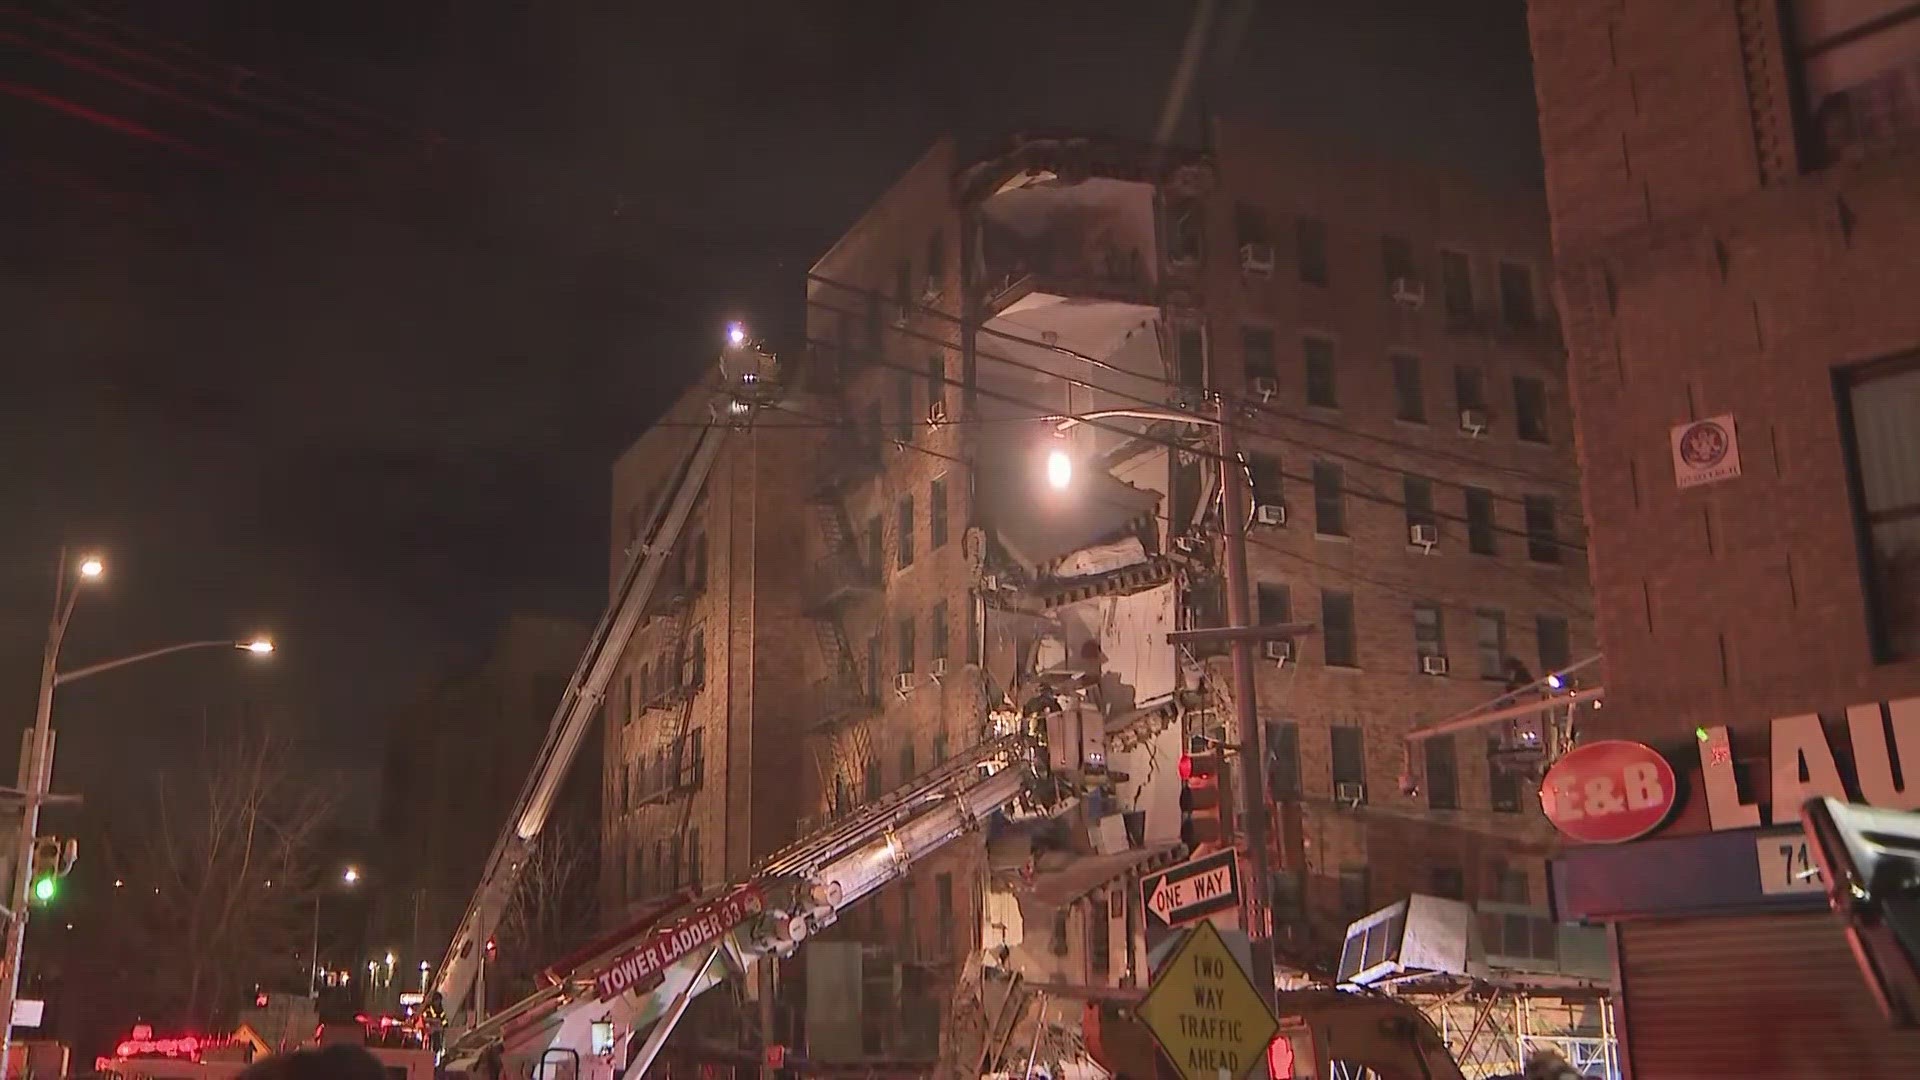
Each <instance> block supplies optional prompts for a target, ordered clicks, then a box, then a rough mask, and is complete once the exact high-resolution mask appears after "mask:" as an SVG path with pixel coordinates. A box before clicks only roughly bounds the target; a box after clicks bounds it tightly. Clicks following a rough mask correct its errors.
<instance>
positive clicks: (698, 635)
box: [686, 630, 707, 690]
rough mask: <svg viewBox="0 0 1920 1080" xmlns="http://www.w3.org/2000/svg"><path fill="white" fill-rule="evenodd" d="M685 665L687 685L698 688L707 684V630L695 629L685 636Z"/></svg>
mask: <svg viewBox="0 0 1920 1080" xmlns="http://www.w3.org/2000/svg"><path fill="white" fill-rule="evenodd" d="M687 667H688V669H689V673H688V675H687V679H686V683H687V685H688V686H691V687H693V688H694V689H696V690H698V689H699V688H701V687H703V686H705V685H707V632H706V631H704V630H695V631H694V632H693V633H692V634H691V635H689V636H688V637H687Z"/></svg>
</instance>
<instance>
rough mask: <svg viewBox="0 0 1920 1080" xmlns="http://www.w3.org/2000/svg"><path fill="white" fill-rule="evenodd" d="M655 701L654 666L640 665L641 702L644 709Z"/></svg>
mask: <svg viewBox="0 0 1920 1080" xmlns="http://www.w3.org/2000/svg"><path fill="white" fill-rule="evenodd" d="M652 700H653V665H652V664H641V665H640V701H639V704H640V706H641V707H642V708H645V707H646V705H647V704H648V703H649V702H651V701H652Z"/></svg>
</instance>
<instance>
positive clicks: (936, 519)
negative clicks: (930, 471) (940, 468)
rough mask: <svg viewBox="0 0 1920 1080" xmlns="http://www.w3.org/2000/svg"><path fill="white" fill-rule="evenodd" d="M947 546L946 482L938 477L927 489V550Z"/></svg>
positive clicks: (937, 549) (935, 549) (943, 478)
mask: <svg viewBox="0 0 1920 1080" xmlns="http://www.w3.org/2000/svg"><path fill="white" fill-rule="evenodd" d="M946 546H947V481H946V478H945V477H940V478H938V479H936V480H934V482H933V483H932V484H931V485H930V486H929V487H928V488H927V550H928V551H939V550H940V549H941V548H943V547H946Z"/></svg>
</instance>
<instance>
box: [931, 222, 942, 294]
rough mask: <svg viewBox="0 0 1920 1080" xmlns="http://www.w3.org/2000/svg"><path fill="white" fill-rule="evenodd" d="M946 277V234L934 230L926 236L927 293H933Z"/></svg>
mask: <svg viewBox="0 0 1920 1080" xmlns="http://www.w3.org/2000/svg"><path fill="white" fill-rule="evenodd" d="M946 275H947V233H946V230H944V229H935V230H933V231H932V232H930V233H928V234H927V291H928V292H933V291H935V290H937V289H938V288H939V287H940V282H941V281H942V280H943V279H945V277H946Z"/></svg>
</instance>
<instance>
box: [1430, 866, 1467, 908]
mask: <svg viewBox="0 0 1920 1080" xmlns="http://www.w3.org/2000/svg"><path fill="white" fill-rule="evenodd" d="M1428 889H1429V891H1430V892H1431V893H1432V894H1433V895H1434V896H1438V897H1440V898H1442V899H1445V900H1465V899H1466V898H1467V875H1466V874H1465V873H1463V872H1462V871H1461V869H1460V868H1459V867H1457V866H1436V867H1433V868H1432V869H1431V870H1430V871H1428Z"/></svg>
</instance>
